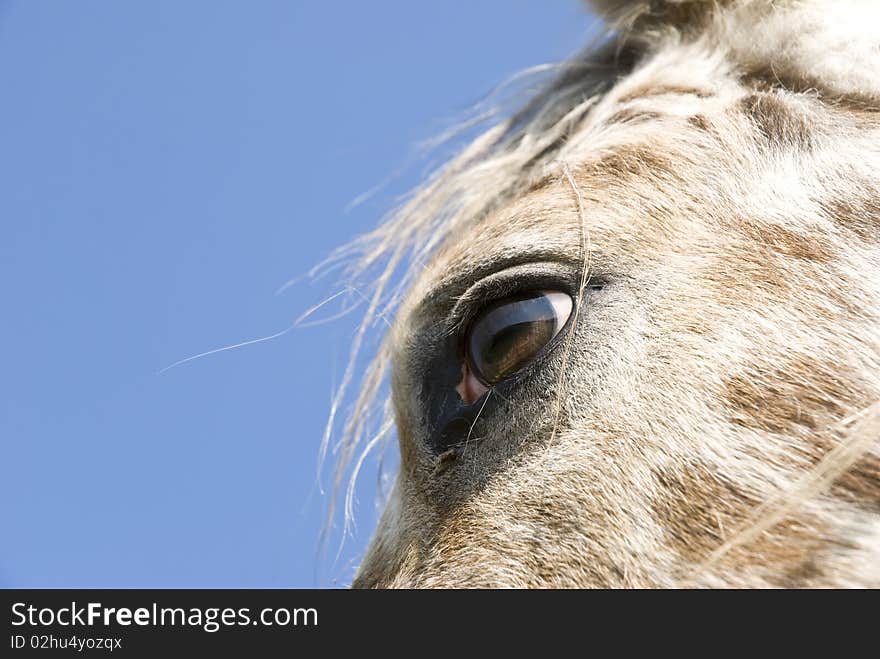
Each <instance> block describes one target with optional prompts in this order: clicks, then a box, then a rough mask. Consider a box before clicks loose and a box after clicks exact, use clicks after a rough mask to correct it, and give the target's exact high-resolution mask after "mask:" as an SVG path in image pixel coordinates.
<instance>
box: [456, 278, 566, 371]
mask: <svg viewBox="0 0 880 659" xmlns="http://www.w3.org/2000/svg"><path fill="white" fill-rule="evenodd" d="M571 308H572V300H571V297H569V296H568V295H567V294H565V293H561V292H559V291H532V292H529V293H519V294H517V295H514V296H511V297H507V298H504V299H502V300H499V301H498V302H495V303H494V304H492V305H491V306H489V307H487V308H486V309H484V310H483V311H482V312H481V313H480V315H479V316H477V318H476V319H475V320H474V322H473V323H471V326H470V329H469V330H468V333H467V336H466V338H465V346H466V347H465V350H466V355H467V361H468V365H469V367H470V369H471V371H472V372H473V373H474V375H475V376H476V377H477V379H479V380H480V381H481V382H482V383H483V384H485V385H488V386H492V385H495V384H498V383H499V382H501V381H502V380H504V379H505V378H507V377H509V376H510V375H512V374H513V373H515V372H516V371H518V370H519V369H521V368H522V367H523V366H525V365H526V364H527V363H529V362H530V361H532V360H533V359H534V358H535V356H536V355H537V354H538V353H539V352H540V351H541V349H542V348H544V346H546V345H547V344H548V343H550V341H551V340H552V339H553V337H554V336H556V335H557V334H558V333H559V330H561V329H562V327H563V326H564V325H565V323H566V321H567V320H568V317H569V316H570V315H571Z"/></svg>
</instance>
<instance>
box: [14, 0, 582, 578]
mask: <svg viewBox="0 0 880 659" xmlns="http://www.w3.org/2000/svg"><path fill="white" fill-rule="evenodd" d="M589 24H590V20H589V19H588V17H587V16H586V15H585V14H584V12H583V10H582V8H581V6H580V3H579V2H577V1H576V0H554V1H553V2H540V1H537V0H531V1H529V2H526V1H519V0H472V1H470V2H448V3H436V2H411V1H407V0H397V1H391V0H383V1H380V0H374V1H372V2H350V3H335V2H326V1H319V0H311V1H305V0H303V1H297V0H287V1H280V0H276V1H270V0H258V1H254V2H244V1H242V0H239V1H238V2H218V1H216V0H212V1H208V0H198V1H197V0H187V1H186V2H180V1H179V0H161V1H160V0H150V1H149V2H115V1H113V0H104V1H92V0H77V1H76V2H64V1H60V0H57V1H47V2H27V1H25V0H18V1H10V0H0V90H2V102H0V145H2V149H0V181H2V184H0V186H2V194H0V293H2V299H3V306H4V313H3V314H2V318H3V322H2V323H0V346H2V348H0V350H2V356H3V358H2V363H3V370H2V375H0V446H2V468H3V476H2V478H0V528H2V531H0V538H2V543H0V585H3V586H16V587H40V586H70V587H275V586H295V587H301V586H305V587H312V586H342V585H346V584H347V583H348V582H349V581H350V579H351V576H352V569H353V566H354V565H355V564H356V561H357V558H358V556H359V555H360V554H361V552H362V551H363V549H364V546H365V544H366V542H367V540H368V538H369V534H370V532H371V530H372V528H373V526H374V524H375V522H376V517H377V511H376V506H375V505H374V500H375V482H376V478H375V472H374V467H372V473H371V468H367V469H366V471H367V472H368V473H367V474H366V475H365V477H364V478H362V479H361V482H360V484H359V486H358V489H357V501H358V505H357V508H356V516H355V519H356V529H355V532H354V534H353V537H351V538H349V539H348V540H347V541H346V544H345V545H344V546H343V549H342V551H341V552H340V553H339V555H338V558H337V551H336V548H337V547H338V541H339V537H338V536H339V534H338V533H336V534H335V535H334V536H333V537H332V538H331V542H330V547H331V548H330V549H329V550H327V551H326V552H324V553H323V554H319V553H318V551H317V538H318V534H319V531H320V529H321V525H322V523H323V518H324V511H325V505H326V501H325V499H324V497H322V496H321V495H320V492H319V491H318V490H317V488H316V487H315V480H316V478H315V477H316V470H317V456H318V444H319V441H320V437H321V434H322V431H323V427H324V423H325V421H326V417H327V412H328V407H329V401H330V396H331V393H332V391H333V387H334V382H337V381H338V379H339V377H340V375H341V371H342V369H343V368H344V365H345V360H346V355H347V348H348V346H349V344H350V341H351V337H352V333H353V328H354V324H355V322H356V318H347V319H342V320H339V321H335V322H332V323H328V324H323V325H320V326H316V327H310V328H302V329H297V330H295V331H292V332H290V333H288V334H285V335H284V336H281V337H279V338H278V339H276V340H273V341H267V342H264V343H260V344H256V345H252V346H248V347H244V348H241V349H238V350H232V351H227V352H223V353H220V354H216V355H211V356H208V357H206V358H203V359H199V360H195V361H192V362H189V363H187V364H184V365H181V366H179V367H177V368H174V369H171V370H169V371H167V372H165V373H162V374H159V371H160V370H161V369H162V368H163V367H165V366H168V365H169V364H171V363H173V362H175V361H177V360H179V359H181V358H184V357H187V356H190V355H194V354H197V353H200V352H203V351H206V350H210V349H212V348H217V347H220V346H224V345H229V344H234V343H237V342H240V341H246V340H249V339H254V338H258V337H262V336H266V335H270V334H273V333H275V332H278V331H280V330H282V329H284V328H285V327H288V326H289V325H290V324H291V322H292V321H293V319H295V318H296V317H297V316H299V315H300V314H301V313H302V312H303V311H304V310H306V309H307V308H309V307H310V306H311V305H313V304H315V303H316V302H319V301H320V300H322V299H324V298H325V297H327V296H328V295H330V294H332V293H334V292H336V290H338V287H336V286H334V282H333V280H332V279H323V280H321V281H319V282H315V283H311V282H309V281H300V282H299V283H296V284H294V285H292V286H290V287H289V288H287V289H286V290H285V291H284V292H282V293H280V294H279V293H278V290H279V288H280V287H281V286H282V285H283V284H284V283H285V282H287V281H288V280H290V279H292V278H295V277H298V276H300V275H302V274H303V273H304V272H306V271H308V270H309V269H310V268H311V267H312V266H313V265H315V264H316V263H317V262H319V261H320V260H321V259H322V258H324V257H325V256H327V255H328V254H329V253H330V252H331V251H332V250H333V248H334V247H337V246H339V245H341V244H343V243H344V242H346V241H347V240H349V239H351V238H352V237H354V236H355V235H357V234H358V233H361V232H364V231H366V230H368V229H369V228H370V227H372V226H373V225H375V223H376V222H377V221H378V219H379V218H380V217H381V215H382V214H383V212H385V211H387V210H388V209H389V208H390V207H391V206H392V205H393V203H394V200H395V199H396V197H397V195H399V194H401V193H402V192H404V191H406V190H407V189H408V188H409V187H411V186H412V185H413V184H415V183H416V182H417V181H418V180H419V178H420V177H421V176H422V175H423V174H424V171H425V169H424V168H425V166H426V163H425V162H424V161H420V162H417V163H416V165H415V166H412V167H409V168H408V169H404V170H403V172H402V173H401V174H400V175H399V176H397V178H395V179H394V180H393V182H392V183H390V184H389V185H387V186H386V187H384V188H383V189H382V190H381V191H380V192H379V193H378V194H376V195H374V196H372V197H371V198H370V199H369V200H368V201H367V202H366V203H363V204H361V205H360V206H357V207H356V208H354V209H351V210H346V207H347V206H348V204H349V202H351V201H352V200H353V199H355V198H356V197H358V196H359V195H361V194H362V193H364V192H366V191H367V190H370V189H371V188H373V187H374V186H376V185H377V184H378V183H380V182H382V181H383V180H384V179H386V178H387V177H388V176H389V175H390V174H392V173H394V172H396V171H398V170H400V169H401V167H402V166H404V165H406V164H407V163H408V162H410V161H411V156H412V154H413V152H414V145H416V144H417V143H418V142H420V141H422V140H425V139H427V138H430V137H432V136H433V135H435V134H437V133H439V132H441V131H442V130H443V129H444V128H447V127H448V126H449V125H450V123H451V121H452V120H453V119H455V118H457V117H461V116H462V113H463V112H464V111H465V110H466V109H467V108H468V107H469V106H471V105H472V104H473V103H474V102H475V101H477V100H479V99H480V98H481V97H482V96H483V94H484V93H485V92H486V91H488V90H489V89H490V88H491V87H493V86H494V85H496V84H498V83H500V82H502V81H503V80H504V79H505V78H507V77H508V76H510V75H511V74H513V73H515V72H517V71H518V70H520V69H523V68H525V67H528V66H532V65H535V64H540V63H545V62H552V61H558V60H559V59H561V58H563V57H565V56H566V55H568V54H570V53H572V52H574V51H575V50H577V49H578V48H579V47H580V45H581V44H582V43H583V40H584V38H585V35H586V34H587V31H588V27H589ZM331 311H332V310H331ZM339 521H340V520H338V519H337V520H336V522H337V526H338V522H339Z"/></svg>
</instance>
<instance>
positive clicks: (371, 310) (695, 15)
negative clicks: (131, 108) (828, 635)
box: [321, 0, 880, 564]
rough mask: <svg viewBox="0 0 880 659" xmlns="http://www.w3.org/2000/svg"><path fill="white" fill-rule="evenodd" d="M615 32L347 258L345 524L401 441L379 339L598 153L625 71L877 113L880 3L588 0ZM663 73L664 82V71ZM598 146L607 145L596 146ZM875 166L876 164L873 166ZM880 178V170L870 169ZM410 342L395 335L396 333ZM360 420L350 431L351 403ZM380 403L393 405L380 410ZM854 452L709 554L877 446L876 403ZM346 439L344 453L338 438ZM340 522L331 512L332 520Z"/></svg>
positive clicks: (744, 536)
mask: <svg viewBox="0 0 880 659" xmlns="http://www.w3.org/2000/svg"><path fill="white" fill-rule="evenodd" d="M588 4H589V5H590V6H591V7H592V8H593V9H594V10H595V11H596V12H597V13H598V14H599V15H600V16H602V17H603V18H604V19H605V20H606V22H607V26H608V29H607V31H605V32H603V33H602V35H601V36H599V37H598V38H597V39H596V42H595V43H594V44H592V45H591V46H590V47H589V48H587V49H586V50H585V51H583V52H582V53H581V54H579V55H577V56H575V57H572V58H571V59H570V60H568V61H566V62H564V63H562V64H561V65H559V66H558V67H556V69H555V77H553V79H552V80H550V81H549V82H548V83H546V84H545V85H544V87H543V89H542V91H540V92H539V93H537V94H536V95H535V96H534V97H533V98H531V99H530V100H528V101H527V102H526V103H525V104H524V105H523V107H522V109H520V110H519V111H517V112H514V113H512V114H511V115H509V116H508V117H507V118H505V119H503V120H501V121H499V122H498V123H496V124H495V125H492V126H490V127H488V128H487V129H485V130H484V131H483V132H482V133H481V134H479V135H478V136H477V137H476V138H475V139H474V140H473V141H472V142H471V143H470V144H469V145H468V146H467V147H466V148H464V149H463V150H462V151H461V153H459V154H458V155H457V156H455V157H454V158H452V159H451V160H450V161H449V162H448V163H447V164H445V165H443V166H442V167H441V168H439V169H438V170H437V171H436V172H435V173H434V174H433V175H431V176H430V177H429V178H428V180H427V181H426V182H425V183H424V185H422V186H421V187H420V188H418V189H417V190H415V191H413V192H412V193H411V195H410V196H409V198H408V199H407V200H406V201H405V202H404V203H403V204H402V205H401V206H400V207H399V208H397V209H396V210H394V211H393V212H392V213H391V214H390V215H389V216H388V217H387V218H385V220H384V222H383V223H382V224H381V225H380V226H379V227H378V228H376V229H375V230H374V231H372V232H370V233H369V234H367V235H365V236H363V237H361V238H359V239H358V240H357V241H355V242H354V243H353V244H351V245H349V246H347V247H346V248H344V249H343V250H341V251H340V252H338V253H337V254H336V255H335V257H334V259H343V260H346V261H348V262H349V263H350V267H349V271H348V275H349V276H350V277H351V279H352V280H354V281H357V282H364V283H363V285H362V287H363V288H365V289H366V290H368V295H367V298H368V303H367V305H366V311H365V314H364V318H363V322H362V323H361V325H360V328H359V330H358V332H357V334H356V336H355V338H354V341H353V343H352V348H351V358H350V361H349V364H348V368H347V369H346V371H345V373H344V375H343V378H342V380H341V382H340V386H339V388H338V391H337V394H336V397H335V400H334V402H333V405H332V407H331V411H330V417H329V420H328V424H327V430H326V432H325V435H324V438H323V442H322V448H321V458H322V459H323V458H324V456H325V455H326V454H327V452H328V450H329V448H330V447H331V445H334V444H335V446H334V450H335V451H336V452H338V454H339V461H338V463H337V466H336V471H335V478H334V480H335V482H336V484H337V485H339V484H341V483H342V482H343V481H344V480H346V475H350V476H351V484H350V487H349V490H348V496H347V497H346V505H345V516H346V522H347V521H348V520H349V518H350V517H351V515H352V491H353V490H352V487H353V484H354V478H356V477H357V474H358V472H359V470H360V468H361V466H362V465H363V463H364V459H365V456H366V454H367V452H369V451H370V450H372V449H373V448H375V447H377V446H379V445H381V444H382V443H383V442H384V441H385V440H386V438H387V437H388V436H389V435H390V433H391V432H392V430H393V419H392V410H391V406H390V403H389V401H388V399H387V394H386V389H385V382H386V379H387V375H388V369H389V362H390V358H391V355H390V341H389V339H387V338H386V340H385V341H384V342H383V343H382V344H381V346H380V347H379V348H378V351H377V353H376V355H375V357H374V358H373V359H372V361H371V363H370V365H369V366H368V368H367V369H366V371H365V373H364V375H363V377H362V378H361V379H360V382H359V390H358V392H357V394H356V395H354V396H351V391H352V389H353V388H354V387H355V384H356V383H357V381H358V378H357V377H356V371H357V370H358V366H357V365H358V362H359V358H360V356H361V353H362V351H363V350H364V344H365V340H366V337H367V333H368V330H369V328H370V327H371V326H372V325H373V324H374V322H375V321H376V320H377V319H378V318H391V317H392V316H393V312H394V308H395V306H396V305H397V304H398V302H399V301H400V299H401V297H402V294H403V292H404V291H405V290H406V289H407V288H408V287H409V286H410V284H411V283H412V282H413V280H414V278H415V276H416V275H417V274H418V272H419V270H420V267H421V265H422V264H424V263H427V262H428V261H429V259H430V258H431V255H432V254H433V253H435V252H436V251H437V250H438V249H439V248H440V247H441V246H442V245H443V244H444V243H445V242H446V241H447V240H448V239H449V238H450V237H454V236H456V235H460V234H461V232H462V230H463V229H464V228H465V227H469V226H472V225H473V224H475V223H478V222H480V220H481V218H484V217H485V216H486V215H487V214H488V213H490V212H491V211H492V210H493V209H495V208H498V207H499V206H501V205H503V204H504V203H506V202H508V201H510V200H511V199H513V198H516V197H517V196H519V195H521V194H522V193H523V192H525V191H526V190H528V189H530V188H531V187H532V186H534V185H535V184H536V183H538V182H539V181H541V180H542V179H544V178H546V177H547V176H548V175H552V174H554V173H558V172H559V171H560V167H561V166H563V165H564V164H565V163H566V162H572V163H576V162H577V161H578V158H579V154H580V153H582V150H583V149H585V148H586V147H587V146H589V148H591V149H593V150H595V149H596V148H601V144H597V136H596V135H595V134H593V135H591V136H590V139H591V142H590V144H585V143H584V142H583V141H582V139H581V138H580V136H581V133H580V130H579V129H580V127H581V125H582V124H583V122H584V120H585V118H586V117H587V116H588V115H590V114H591V113H595V112H604V111H609V112H610V111H611V110H610V107H611V106H610V104H608V108H606V107H605V105H604V104H606V101H607V99H606V94H608V92H609V90H611V89H612V87H613V86H614V84H615V83H616V82H617V81H618V80H619V75H620V72H621V70H625V71H628V72H629V76H630V77H631V78H632V79H633V83H632V85H631V91H633V90H632V87H633V86H636V85H638V81H639V79H640V73H641V74H644V77H645V78H647V77H649V75H653V74H654V73H656V74H657V75H663V76H666V79H664V80H660V81H658V80H657V78H656V77H653V78H652V79H651V83H652V84H654V85H657V84H668V85H670V86H679V87H680V86H687V85H688V84H690V79H691V78H692V77H697V78H700V79H701V81H705V80H706V78H707V77H710V76H711V75H712V73H711V72H712V71H717V70H719V69H723V68H725V67H726V68H727V69H729V70H730V71H731V73H732V74H734V75H735V76H737V77H738V78H740V79H747V78H749V77H755V78H761V79H763V80H766V81H770V83H771V84H774V85H778V86H780V87H782V88H785V89H788V90H792V91H795V92H799V93H808V94H811V95H814V96H818V97H820V98H822V99H824V100H826V101H827V102H829V103H832V104H833V103H838V102H839V103H847V104H852V105H854V106H859V107H862V108H865V109H868V110H870V111H874V110H876V109H878V108H880V104H878V100H880V75H878V73H880V47H878V44H880V2H875V1H872V0H775V1H774V0H728V1H725V0H667V1H650V2H649V1H622V2H614V1H611V0H592V1H591V2H589V3H588ZM661 51H662V57H664V58H673V59H680V60H681V61H682V62H688V66H687V67H681V68H680V69H679V70H678V73H675V69H674V68H672V67H668V66H667V67H660V66H658V64H657V61H656V60H655V59H652V57H651V56H652V55H653V54H655V53H658V52H661ZM658 72H659V73H658ZM599 140H601V136H600V138H599ZM865 157H876V154H874V155H872V156H868V155H866V156H865ZM872 167H873V169H874V171H880V162H875V163H873V164H872ZM394 331H400V330H399V328H395V329H393V330H392V332H394ZM350 400H351V406H350V410H351V411H350V413H349V414H347V415H345V416H346V419H345V420H343V421H340V417H341V416H343V409H344V408H345V406H346V404H347V401H350ZM383 400H384V404H383ZM844 424H845V425H846V427H847V430H846V432H845V437H846V439H845V441H843V442H841V443H840V445H839V446H837V447H836V448H835V449H833V450H832V451H831V452H830V453H828V454H827V455H826V457H825V458H824V459H823V460H822V461H820V462H819V463H818V465H816V466H815V467H814V468H813V469H812V470H811V471H809V472H808V473H806V474H805V475H804V478H803V479H802V480H801V481H800V482H799V483H798V484H797V487H796V488H794V489H793V490H791V491H788V492H786V493H784V494H783V495H781V496H780V497H777V498H776V499H774V500H773V501H771V502H768V504H767V505H766V506H763V507H762V508H761V509H759V510H757V511H755V516H754V518H753V519H752V520H750V524H749V525H748V527H746V528H744V529H742V530H741V532H740V533H739V534H737V535H736V536H735V537H734V538H732V539H730V540H728V541H727V542H726V543H725V544H724V545H723V546H722V547H721V548H719V549H718V551H716V552H715V553H714V554H713V555H712V556H710V557H709V559H708V561H707V564H710V563H713V562H715V561H717V560H719V559H720V557H721V556H722V555H723V554H724V553H726V552H727V551H729V550H730V549H731V547H733V546H736V545H737V544H740V543H742V542H747V541H748V540H749V539H750V538H753V537H754V534H756V533H760V532H761V531H762V530H764V529H766V528H768V526H772V525H773V524H775V523H776V522H778V521H779V520H780V519H782V518H783V517H784V516H785V515H786V514H787V513H788V512H789V511H790V510H791V508H792V507H793V506H796V505H798V502H800V501H802V500H804V499H805V498H808V497H811V496H814V495H815V494H817V493H818V492H821V491H823V490H824V489H825V488H827V487H828V486H829V485H830V483H831V482H833V481H834V479H835V478H837V477H838V476H840V475H841V474H842V473H844V472H845V471H846V470H847V469H848V468H849V467H851V466H852V465H853V464H854V463H855V462H856V461H857V460H859V458H860V457H861V456H863V455H864V454H865V453H866V452H868V451H870V450H872V447H874V446H875V444H876V438H877V437H880V404H878V405H873V406H871V407H870V408H868V409H866V410H864V411H863V412H862V413H861V414H859V415H856V416H854V417H852V418H850V419H847V420H846V421H845V422H844ZM337 430H338V431H340V432H339V433H338V434H339V439H338V442H334V435H336V434H337ZM332 514H333V505H332V502H331V505H330V511H329V515H332Z"/></svg>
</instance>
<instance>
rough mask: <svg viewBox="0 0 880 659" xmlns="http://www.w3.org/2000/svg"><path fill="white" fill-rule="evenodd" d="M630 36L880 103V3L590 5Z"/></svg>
mask: <svg viewBox="0 0 880 659" xmlns="http://www.w3.org/2000/svg"><path fill="white" fill-rule="evenodd" d="M586 4H587V5H588V7H590V8H591V9H592V10H593V11H594V12H595V13H596V14H598V15H599V16H601V17H602V18H603V19H604V20H605V21H607V22H608V23H609V25H610V26H611V27H612V28H614V29H617V30H618V31H620V32H621V33H623V34H625V35H626V37H627V38H629V39H633V40H636V41H638V42H641V43H643V44H645V46H646V47H647V48H648V49H650V48H651V47H652V45H657V46H659V45H660V44H661V43H664V42H665V41H666V39H668V38H669V35H670V34H671V35H673V37H674V38H675V39H680V40H697V39H699V40H701V41H702V42H704V43H705V44H706V45H707V46H710V47H712V48H714V49H716V50H720V51H722V52H724V53H725V54H726V55H727V56H728V58H729V59H730V60H731V61H732V62H733V63H734V64H736V65H739V67H740V68H741V69H742V70H743V71H744V72H749V71H756V70H757V71H760V70H763V71H773V72H774V74H775V75H777V76H778V77H779V79H780V80H781V81H788V82H792V83H793V84H795V85H796V86H799V87H802V88H804V89H815V90H816V91H818V92H819V93H823V94H825V95H827V96H833V97H839V96H857V97H859V98H860V99H862V100H863V101H865V102H868V103H870V104H871V105H877V104H880V29H878V26H880V1H878V0H586Z"/></svg>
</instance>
